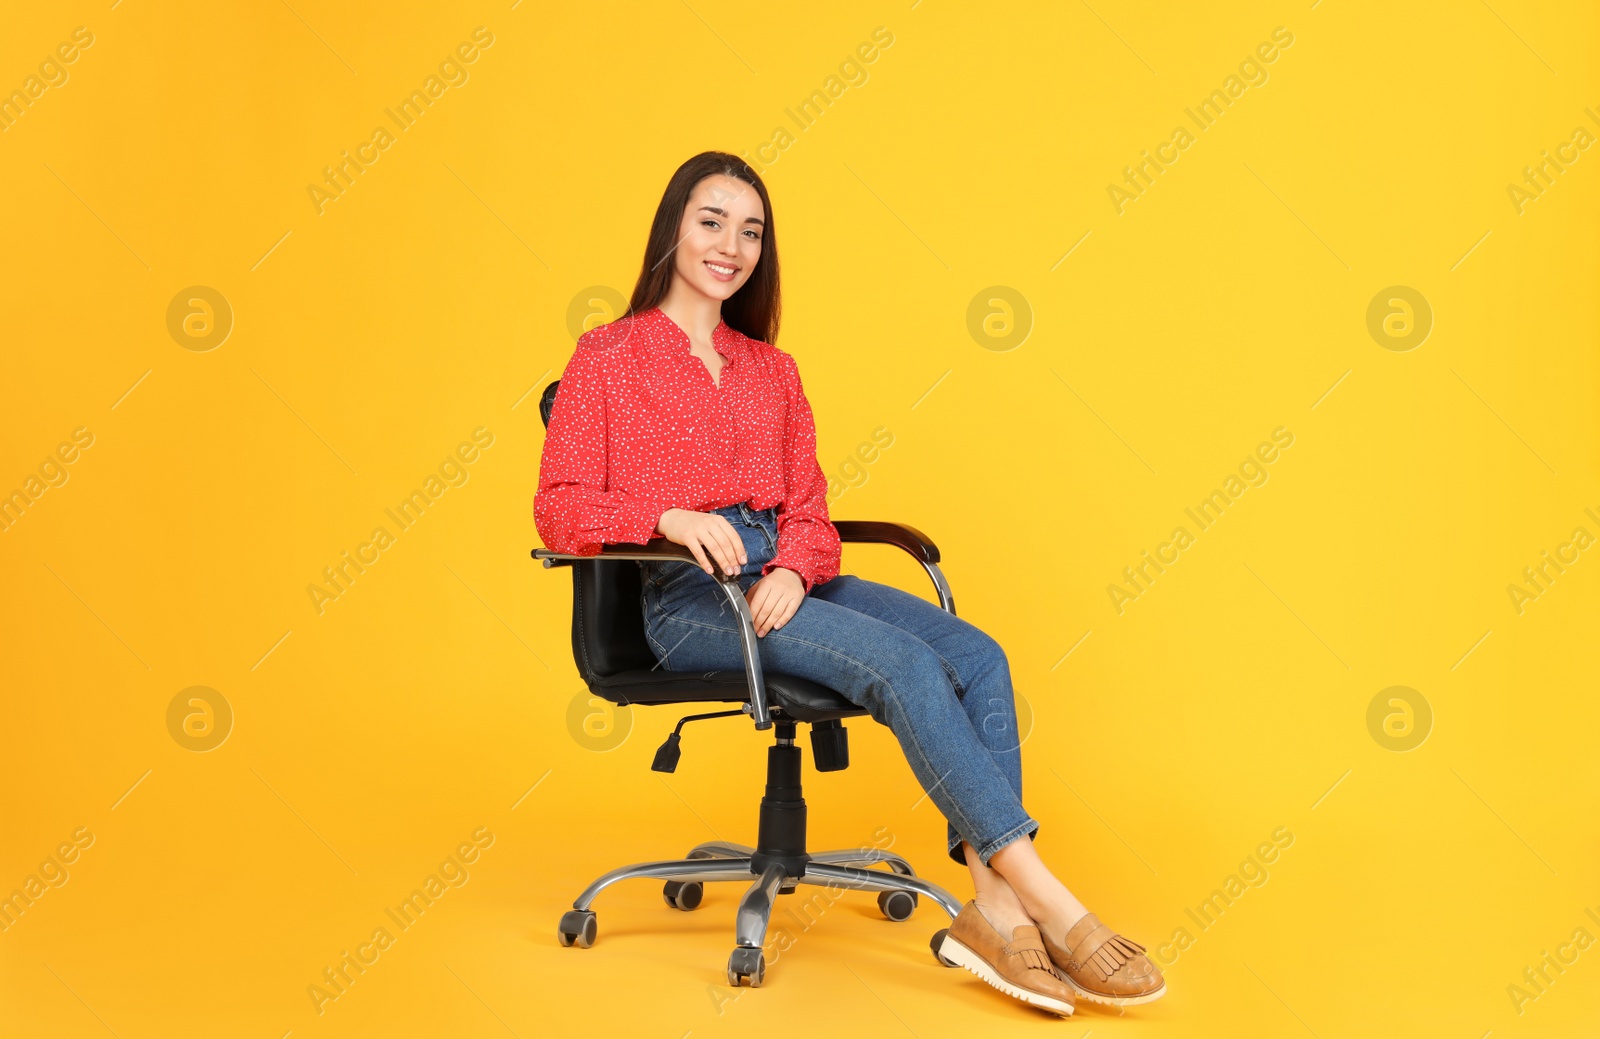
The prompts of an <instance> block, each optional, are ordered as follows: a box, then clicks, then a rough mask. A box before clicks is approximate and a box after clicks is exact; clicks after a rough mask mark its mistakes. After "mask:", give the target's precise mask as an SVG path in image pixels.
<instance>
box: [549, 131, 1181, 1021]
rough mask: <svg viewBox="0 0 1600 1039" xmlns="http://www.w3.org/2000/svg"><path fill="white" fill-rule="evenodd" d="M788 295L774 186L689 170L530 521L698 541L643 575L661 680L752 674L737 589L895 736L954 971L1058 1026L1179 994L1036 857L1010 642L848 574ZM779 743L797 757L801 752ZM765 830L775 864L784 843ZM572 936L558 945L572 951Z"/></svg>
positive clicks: (774, 630)
mask: <svg viewBox="0 0 1600 1039" xmlns="http://www.w3.org/2000/svg"><path fill="white" fill-rule="evenodd" d="M778 301H779V293H778V246H777V236H776V222H775V220H774V218H773V213H772V204H771V199H770V198H769V197H768V195H767V189H766V186H765V184H764V183H763V182H762V180H761V177H760V175H759V174H757V173H756V172H755V171H754V170H752V169H751V168H750V167H749V166H748V165H747V164H746V163H744V162H743V161H741V160H740V159H739V158H738V157H737V156H734V155H730V154H727V153H725V152H702V153H701V154H699V155H696V156H694V157H693V158H691V159H689V160H688V161H687V162H685V163H684V164H683V165H682V166H680V167H679V168H678V169H677V171H676V172H675V173H674V174H673V175H672V178H671V180H670V181H669V182H668V184H667V188H666V190H665V191H664V192H663V193H662V197H661V202H660V203H659V205H658V206H657V209H656V213H655V218H654V221H653V223H652V224H651V228H650V235H649V239H648V241H647V243H646V246H645V254H644V260H643V263H642V265H641V269H640V274H639V280H638V283H637V284H636V285H635V287H634V291H633V298H632V300H631V302H630V307H629V312H628V313H627V314H626V315H625V316H623V317H621V318H618V319H617V320H615V321H612V322H609V323H607V324H604V325H600V326H598V327H596V328H593V329H590V330H589V331H588V332H586V333H584V334H583V336H582V337H581V338H580V339H579V340H578V344H577V350H576V351H575V352H574V353H573V356H572V359H571V360H570V361H569V362H568V363H567V366H566V369H565V370H564V371H563V372H562V376H561V380H560V383H559V387H558V389H557V391H556V396H555V399H554V401H553V402H552V404H551V406H550V411H549V413H548V420H547V421H548V426H547V433H546V436H545V442H544V448H543V452H542V455H541V457H540V461H539V488H538V491H537V493H536V494H535V496H534V506H533V512H534V523H535V525H536V526H537V527H538V529H539V534H540V536H541V537H542V538H543V539H544V543H545V548H546V549H548V550H549V551H551V552H553V553H557V554H560V555H573V556H592V555H598V554H599V553H600V552H601V551H602V550H603V549H604V547H605V545H607V544H624V545H629V544H631V545H641V544H646V543H648V542H650V541H651V540H652V539H654V538H657V537H661V538H665V539H666V540H667V541H670V542H672V543H674V544H678V545H683V546H684V547H686V548H687V549H689V551H690V553H691V555H692V556H693V558H694V562H689V561H687V560H680V559H672V558H663V559H648V558H647V559H644V560H640V561H639V563H638V565H639V567H640V569H641V571H642V573H641V582H640V601H639V610H640V614H641V616H640V619H641V620H642V622H643V625H642V626H643V629H644V636H645V640H646V641H647V642H648V643H649V646H650V652H651V653H652V654H653V655H654V656H655V657H656V662H657V664H658V665H659V666H660V667H662V668H663V669H665V670H666V671H676V672H708V671H709V672H716V671H733V672H742V671H744V670H745V663H746V654H747V653H749V652H750V651H751V649H752V646H749V645H746V644H745V640H746V632H747V630H748V629H746V628H744V626H743V623H742V618H739V619H736V618H735V616H734V612H733V611H732V610H730V609H729V608H728V606H729V603H728V601H727V598H726V596H728V595H737V594H739V593H741V592H742V593H743V598H744V601H745V603H746V604H747V605H748V618H749V624H750V626H751V627H752V628H753V629H754V634H755V638H754V639H753V640H750V641H751V642H753V643H755V646H754V647H753V648H754V651H755V652H756V653H758V654H759V656H760V662H761V666H762V668H763V669H764V670H765V671H766V672H767V673H768V674H783V675H788V676H792V677H794V678H798V679H803V680H806V681H810V682H814V683H816V684H818V685H820V686H822V687H824V688H826V689H829V690H832V691H833V692H835V693H837V694H838V695H839V696H841V697H843V698H844V699H845V700H848V701H849V702H850V703H852V704H855V705H856V706H858V707H860V708H861V709H862V711H863V712H864V713H866V714H869V715H870V716H871V717H872V719H873V720H874V721H876V722H878V723H879V724H882V725H884V726H887V727H888V728H889V729H890V730H891V731H892V732H893V733H894V735H895V737H896V738H897V739H898V740H899V741H900V745H901V747H902V749H903V750H904V751H905V756H906V761H907V763H908V764H909V766H910V768H911V770H912V772H913V773H914V774H915V776H916V778H917V781H918V782H919V783H920V784H921V786H922V788H923V790H925V791H926V792H927V794H928V796H929V798H930V799H931V800H932V801H933V802H934V803H935V804H937V805H938V806H939V809H940V811H941V812H943V814H944V817H945V820H946V832H945V834H944V837H945V847H946V851H947V853H948V854H949V857H950V858H951V859H952V860H953V861H954V862H956V863H958V864H961V865H964V866H966V867H967V868H968V869H969V870H970V871H971V872H972V876H973V886H974V888H975V889H976V895H975V897H974V898H973V899H972V900H971V901H969V902H968V903H967V904H966V906H965V907H963V908H962V909H961V911H960V912H959V913H958V914H957V915H956V917H955V919H954V921H953V922H952V923H951V925H950V928H949V930H948V931H947V932H945V934H944V935H943V937H942V939H941V940H940V944H939V945H938V947H937V948H936V951H937V953H938V955H939V956H940V958H941V960H942V961H943V962H945V963H947V964H950V965H959V966H964V967H966V968H967V969H968V970H970V971H972V972H973V973H974V974H977V975H978V976H979V977H981V978H983V979H984V980H985V981H986V982H988V983H989V984H990V985H993V986H994V987H995V988H997V989H999V990H1000V991H1003V992H1006V993H1008V994H1010V995H1012V996H1015V997H1016V998H1018V999H1021V1000H1023V1001H1024V1002H1027V1003H1031V1004H1033V1005H1035V1006H1040V1007H1044V1008H1045V1009H1047V1010H1049V1011H1051V1012H1052V1013H1056V1014H1060V1015H1063V1016H1065V1015H1068V1014H1071V1013H1072V1012H1073V1006H1074V1000H1075V999H1076V998H1078V997H1080V996H1081V997H1082V998H1084V999H1089V1000H1094V1001H1097V1002H1101V1003H1107V1004H1111V1005H1116V1006H1128V1005H1134V1004H1138V1003H1148V1002H1150V1001H1151V1000H1153V999H1157V998H1159V997H1160V996H1161V995H1162V994H1163V993H1164V992H1165V991H1166V983H1165V981H1164V980H1163V978H1162V975H1161V972H1160V971H1159V970H1157V969H1156V967H1155V965H1154V964H1153V963H1152V962H1151V961H1150V960H1149V958H1147V957H1146V956H1145V955H1144V947H1143V946H1141V945H1139V944H1137V943H1136V942H1132V941H1129V940H1128V939H1126V938H1124V937H1123V936H1122V935H1120V934H1118V933H1117V932H1116V931H1113V930H1112V929H1111V928H1109V927H1107V926H1105V925H1104V924H1102V923H1101V922H1100V920H1099V918H1098V917H1097V916H1095V914H1093V913H1090V912H1089V911H1088V910H1087V909H1086V908H1085V907H1084V906H1083V904H1082V903H1080V902H1079V901H1078V900H1077V899H1076V898H1075V897H1074V896H1073V894H1072V893H1071V892H1070V891H1068V890H1067V888H1066V887H1065V885H1063V884H1062V883H1061V881H1060V880H1058V879H1057V878H1056V877H1055V875H1054V874H1052V873H1051V872H1050V871H1049V869H1048V868H1046V866H1045V865H1044V862H1043V861H1042V860H1041V858H1040V856H1039V853H1038V852H1037V851H1035V850H1034V848H1033V842H1032V840H1031V838H1032V837H1033V836H1034V835H1035V834H1037V833H1038V831H1039V824H1038V822H1036V821H1035V820H1034V819H1033V818H1032V817H1031V816H1030V815H1029V814H1028V812H1027V810H1026V809H1025V808H1024V807H1023V805H1022V801H1021V796H1022V794H1021V792H1022V761H1021V755H1020V749H1021V744H1022V739H1021V738H1019V736H1018V730H1019V725H1018V721H1017V712H1016V705H1015V695H1016V694H1015V690H1014V689H1013V687H1012V682H1011V670H1010V662H1009V660H1008V659H1007V657H1006V654H1005V651H1004V650H1003V649H1001V647H1000V644H999V643H998V642H996V641H995V640H994V639H993V638H991V637H990V636H989V635H988V634H987V633H985V632H984V631H982V630H981V629H979V628H978V627H976V626H974V625H973V624H971V623H969V622H967V621H965V620H963V619H961V618H959V617H957V616H956V615H955V612H954V610H953V609H942V608H940V607H939V606H935V605H934V604H933V603H930V602H928V601H927V600H925V599H922V598H920V597H918V596H916V595H912V594H911V593H910V592H906V591H902V590H900V589H899V588H895V587H892V586H890V585H886V584H879V583H877V582H874V581H868V580H864V579H862V578H860V577H856V576H855V575H854V574H845V573H841V572H840V569H839V564H840V558H841V557H840V547H841V545H840V541H841V539H840V536H839V531H838V529H837V528H836V527H835V526H834V525H833V523H832V521H831V520H830V519H829V516H828V479H827V477H826V476H825V475H824V474H823V472H822V467H821V466H820V465H818V464H817V435H816V426H815V421H814V416H813V414H812V411H811V405H810V403H809V401H807V399H806V395H805V391H804V388H803V387H802V385H801V381H800V374H799V368H798V366H797V365H796V363H795V360H794V358H793V357H791V356H790V355H789V354H787V353H785V352H784V351H782V350H779V349H778V348H777V347H776V346H774V345H772V344H773V341H774V340H775V339H776V338H777V334H778V313H779V302H778ZM880 428H882V427H880ZM868 453H869V454H872V453H873V452H872V450H871V449H870V447H869V451H868ZM546 562H549V560H548V559H546ZM617 565H620V564H617ZM718 570H721V571H723V572H724V573H725V574H726V576H725V577H723V578H722V579H721V580H720V581H719V580H718V579H716V578H715V577H714V576H713V575H714V574H716V573H717V571H718ZM735 601H737V600H735ZM740 613H741V614H743V613H744V611H743V610H741V611H740ZM788 724H791V725H792V722H790V723H788ZM778 731H779V733H780V737H779V741H780V743H782V742H785V741H786V739H787V736H792V735H793V729H792V728H791V729H790V730H789V731H788V733H787V736H785V735H783V733H784V730H783V729H779V730H778ZM780 749H781V748H780ZM795 792H796V794H798V788H796V790H795ZM765 825H766V824H765V823H763V849H767V848H770V847H773V846H774V845H770V844H768V843H767V839H768V838H772V837H773V835H771V834H769V833H767V832H766V829H765ZM802 830H803V828H802ZM1023 838H1029V839H1027V840H1024V839H1023ZM773 839H775V838H773ZM797 846H798V847H799V848H800V849H801V851H802V852H803V847H804V840H803V834H802V836H801V838H800V840H799V842H798V845H797ZM762 854H763V855H765V854H766V851H765V850H763V852H762ZM779 857H782V856H779ZM803 857H804V856H803V855H802V858H803ZM776 860H777V859H776V858H775V859H774V861H776ZM795 876H798V874H795ZM602 886H603V885H602ZM591 890H595V889H591ZM670 897H673V896H670V895H669V898H670ZM576 905H579V906H584V905H586V901H579V902H578V903H576ZM768 908H769V909H770V902H769V903H768ZM886 911H887V910H886ZM741 912H743V910H742V911H741ZM588 919H589V921H590V923H591V924H592V921H593V917H592V915H591V916H590V917H588ZM758 922H759V926H757V925H756V923H755V922H754V921H746V922H742V923H741V931H740V936H741V939H744V938H745V937H746V929H747V928H748V929H749V930H750V931H752V932H754V934H755V937H756V938H757V939H760V938H762V937H764V935H765V933H766V931H767V925H768V914H766V913H762V914H761V915H760V917H759V921H758ZM565 927H566V925H565V923H563V928H564V929H563V930H562V932H561V933H562V935H563V939H562V944H564V945H566V944H571V942H570V941H569V940H568V939H569V938H570V939H572V940H576V938H577V934H576V933H569V932H568V931H567V930H566V929H565ZM587 933H590V934H591V940H592V932H587ZM756 944H757V945H759V944H760V943H759V941H757V943H756ZM752 948H753V946H752V945H750V944H747V943H744V942H741V946H740V948H738V949H736V950H735V951H734V954H733V957H732V958H730V960H729V966H728V978H729V981H730V983H731V984H733V985H736V986H737V985H738V984H740V979H741V978H745V977H749V978H750V979H751V980H752V984H759V979H760V977H761V975H762V974H763V973H764V972H765V967H764V965H763V961H762V960H761V959H760V956H761V955H762V954H761V953H760V951H759V949H757V950H755V951H756V957H757V958H756V959H754V960H752V959H751V958H750V955H749V954H750V953H751V950H752Z"/></svg>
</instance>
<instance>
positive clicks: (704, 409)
mask: <svg viewBox="0 0 1600 1039" xmlns="http://www.w3.org/2000/svg"><path fill="white" fill-rule="evenodd" d="M711 344H712V346H713V347H714V348H715V349H716V351H717V352H718V353H719V354H721V355H722V356H723V358H724V364H723V366H722V370H721V371H720V372H718V375H717V379H716V380H713V379H712V377H711V372H710V370H709V369H708V368H707V367H706V365H705V363H704V362H702V361H701V360H700V359H699V358H698V357H696V356H694V354H692V353H691V352H690V351H689V336H688V335H687V334H686V333H685V332H684V331H683V329H681V328H679V327H678V325H677V323H676V322H674V321H673V320H672V319H671V318H669V317H668V316H667V315H666V314H665V313H663V312H662V311H661V308H659V307H653V308H651V309H650V310H647V311H645V312H643V313H642V314H637V315H630V316H628V317H624V318H620V319H618V320H616V321H613V322H611V323H610V324H607V325H601V326H599V327H598V328H594V329H591V330H590V331H588V332H586V333H584V335H583V336H582V337H581V338H580V339H579V340H578V345H577V349H576V351H575V352H574V353H573V355H572V359H571V360H570V361H568V362H567V367H566V370H565V371H563V372H562V374H561V388H560V390H559V391H558V393H557V395H556V402H555V407H554V408H553V409H552V411H551V414H550V427H549V429H548V430H547V432H546V434H545V441H544V450H543V453H542V455H541V457H540V460H539V488H538V491H537V492H536V493H535V495H534V500H533V516H534V525H535V526H536V527H537V528H538V531H539V536H540V537H541V538H543V539H544V544H545V547H546V548H548V549H550V550H551V551H554V552H564V553H570V554H573V555H595V554H596V553H598V552H599V551H600V547H601V545H602V544H606V543H627V544H644V543H645V542H647V541H649V540H650V539H651V538H657V537H660V536H661V535H660V534H658V533H656V523H657V522H658V521H659V520H660V518H661V514H662V513H663V512H666V511H667V510H668V509H673V508H677V509H689V510H692V511H694V512H709V511H711V510H712V509H718V508H722V507H723V506H726V505H733V504H736V503H738V502H742V501H748V502H750V504H751V507H752V508H755V509H765V508H770V507H772V506H777V507H778V511H777V523H778V545H777V555H776V556H775V557H774V558H773V559H772V560H771V561H770V562H768V563H766V564H765V565H764V566H762V568H761V573H762V575H763V576H764V575H766V574H769V573H771V572H772V571H773V570H774V569H776V568H778V567H785V568H787V569H789V570H793V571H794V572H795V573H797V574H799V575H800V578H801V580H803V581H804V582H805V588H806V591H807V592H808V593H809V592H810V591H811V589H812V587H813V586H815V585H817V584H821V583H822V582H825V581H828V580H830V579H831V578H833V577H836V576H838V574H839V560H840V545H839V532H838V530H836V529H835V528H834V526H833V524H832V522H830V521H829V519H828V481H827V478H826V477H825V476H824V475H823V473H822V467H821V466H820V465H818V464H817V434H816V425H815V422H814V419H813V417H812V414H811V405H810V403H809V402H807V400H806V396H805V393H804V391H803V389H802V387H801V384H800V371H799V368H798V367H797V366H796V364H795V361H794V358H793V357H790V356H789V355H788V354H786V353H784V352H783V351H782V350H779V349H778V348H777V347H775V346H770V345H768V344H766V343H763V342H760V341H759V340H755V339H750V338H748V337H746V336H744V335H743V334H741V333H740V332H738V331H736V330H734V329H733V328H731V327H729V325H728V324H727V322H725V321H724V322H719V323H718V324H717V327H716V330H715V331H714V332H713V333H712V336H711ZM719 383H720V385H719Z"/></svg>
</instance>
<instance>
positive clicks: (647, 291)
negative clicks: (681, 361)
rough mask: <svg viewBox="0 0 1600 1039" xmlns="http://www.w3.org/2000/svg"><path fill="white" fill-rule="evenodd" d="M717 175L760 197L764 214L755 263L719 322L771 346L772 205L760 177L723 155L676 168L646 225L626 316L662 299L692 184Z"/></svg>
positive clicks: (775, 300)
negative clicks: (647, 233) (646, 236)
mask: <svg viewBox="0 0 1600 1039" xmlns="http://www.w3.org/2000/svg"><path fill="white" fill-rule="evenodd" d="M717 174H722V175H723V176H727V177H733V178H736V179H738V180H742V181H744V182H745V183H746V184H749V185H750V186H751V187H753V188H755V191H756V194H758V195H760V196H761V205H762V208H763V209H764V210H765V213H764V215H765V217H766V227H765V228H764V229H763V231H762V233H761V260H760V262H759V263H757V264H756V269H755V270H754V271H752V272H751V274H750V278H749V280H747V281H746V282H745V283H744V284H743V285H741V286H739V291H738V292H735V293H734V294H733V295H732V296H729V297H728V298H727V299H726V300H724V301H723V303H722V320H723V321H725V322H727V323H728V327H730V328H733V329H735V330H737V331H739V332H742V333H743V334H744V335H746V336H748V337H749V338H751V339H757V340H760V341H761V342H763V343H767V344H770V345H776V343H777V339H778V318H779V312H780V310H781V306H780V298H779V291H778V236H777V229H776V227H775V224H774V221H773V217H772V200H771V199H770V198H768V197H767V186H766V184H764V183H762V180H761V176H760V174H758V173H756V171H755V170H753V169H751V168H750V166H749V164H748V163H746V162H745V161H744V160H743V159H741V158H739V157H738V156H737V155H729V154H728V153H727V152H701V153H700V154H699V155H696V156H695V157H694V158H692V159H690V160H689V161H688V162H685V163H684V164H683V165H682V166H679V167H678V170H677V172H676V173H674V174H673V175H672V179H671V180H669V181H668V182H667V189H666V191H664V192H662V194H661V204H660V205H659V206H657V207H656V217H655V220H654V222H652V223H651V225H650V240H649V242H647V243H646V245H645V249H644V264H643V265H642V266H641V268H640V270H639V280H638V282H637V283H636V284H635V285H634V286H633V299H632V300H631V301H630V302H629V304H628V312H629V313H630V314H642V313H644V312H645V311H647V310H649V309H650V308H652V307H654V306H657V305H659V304H660V303H661V301H662V300H664V299H666V298H667V289H668V288H670V287H671V285H672V278H673V275H674V274H675V273H676V271H675V270H674V267H673V258H672V253H673V250H674V249H675V248H676V247H677V245H678V229H679V228H680V227H681V226H682V224H683V211H684V209H685V208H687V207H688V205H689V197H690V196H691V195H692V194H693V193H694V189H695V185H697V184H699V183H700V182H701V181H702V180H704V179H705V178H707V177H711V176H715V175H717Z"/></svg>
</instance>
